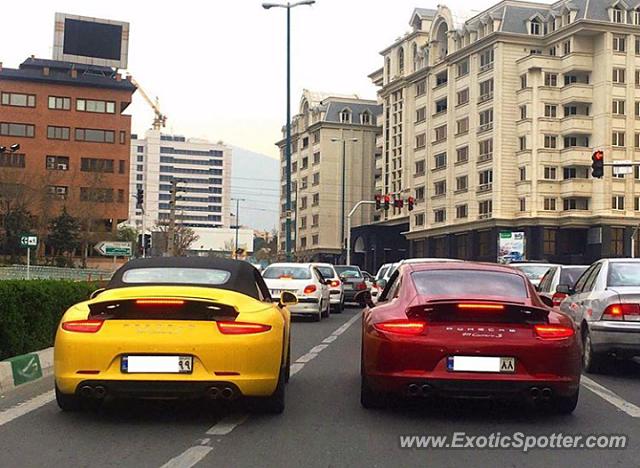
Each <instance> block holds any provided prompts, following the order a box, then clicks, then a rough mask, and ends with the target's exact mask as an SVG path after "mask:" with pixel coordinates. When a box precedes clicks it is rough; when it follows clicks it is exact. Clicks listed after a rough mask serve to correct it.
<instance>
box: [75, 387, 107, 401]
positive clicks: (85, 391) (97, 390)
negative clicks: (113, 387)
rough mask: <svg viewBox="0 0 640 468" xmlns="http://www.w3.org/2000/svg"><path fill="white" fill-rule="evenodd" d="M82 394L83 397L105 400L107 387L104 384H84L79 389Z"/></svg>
mask: <svg viewBox="0 0 640 468" xmlns="http://www.w3.org/2000/svg"><path fill="white" fill-rule="evenodd" d="M79 393H80V396H81V397H83V398H95V399H96V400H103V399H104V398H105V397H106V396H107V389H106V388H105V387H103V386H102V385H96V386H95V387H93V386H91V385H83V386H82V387H80V390H79Z"/></svg>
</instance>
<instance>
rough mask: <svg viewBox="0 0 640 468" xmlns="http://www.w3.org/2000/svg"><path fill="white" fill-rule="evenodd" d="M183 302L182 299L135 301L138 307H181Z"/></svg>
mask: <svg viewBox="0 0 640 468" xmlns="http://www.w3.org/2000/svg"><path fill="white" fill-rule="evenodd" d="M184 304H185V301H184V300H182V299H163V298H158V299H136V305H138V306H175V307H177V306H183V305H184Z"/></svg>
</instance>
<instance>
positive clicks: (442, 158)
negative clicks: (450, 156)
mask: <svg viewBox="0 0 640 468" xmlns="http://www.w3.org/2000/svg"><path fill="white" fill-rule="evenodd" d="M433 160H434V169H442V168H443V167H447V153H438V154H436V155H435V156H434V157H433Z"/></svg>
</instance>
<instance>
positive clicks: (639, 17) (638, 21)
mask: <svg viewBox="0 0 640 468" xmlns="http://www.w3.org/2000/svg"><path fill="white" fill-rule="evenodd" d="M633 24H635V25H640V7H638V8H636V9H635V10H633Z"/></svg>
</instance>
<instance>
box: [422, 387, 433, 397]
mask: <svg viewBox="0 0 640 468" xmlns="http://www.w3.org/2000/svg"><path fill="white" fill-rule="evenodd" d="M431 390H432V389H431V385H427V384H424V385H423V386H422V387H420V392H421V393H422V396H423V397H427V396H429V395H431Z"/></svg>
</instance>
